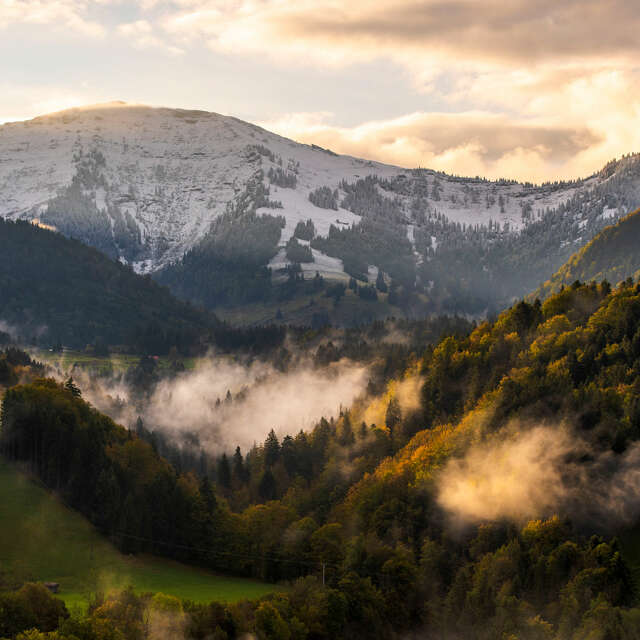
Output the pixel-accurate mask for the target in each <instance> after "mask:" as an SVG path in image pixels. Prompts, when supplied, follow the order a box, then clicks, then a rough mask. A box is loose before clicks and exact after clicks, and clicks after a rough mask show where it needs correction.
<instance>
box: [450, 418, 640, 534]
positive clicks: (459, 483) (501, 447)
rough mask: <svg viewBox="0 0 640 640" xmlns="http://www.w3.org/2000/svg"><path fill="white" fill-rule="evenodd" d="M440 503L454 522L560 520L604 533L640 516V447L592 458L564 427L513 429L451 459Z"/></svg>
mask: <svg viewBox="0 0 640 640" xmlns="http://www.w3.org/2000/svg"><path fill="white" fill-rule="evenodd" d="M438 501H439V503H440V505H441V506H442V507H443V508H444V509H445V510H446V511H448V512H449V514H450V515H451V517H452V520H453V522H455V523H458V524H461V523H470V522H482V521H491V520H500V519H505V518H506V519H510V520H513V521H516V522H524V521H526V520H530V519H533V518H541V517H548V516H550V515H554V514H558V515H560V516H562V517H565V516H569V517H571V518H572V519H573V520H574V521H575V522H576V523H578V524H585V525H589V526H590V527H591V528H592V529H593V528H594V527H595V528H596V529H599V530H601V531H605V530H608V529H609V528H614V527H617V526H620V525H626V524H630V523H631V522H633V521H634V520H635V519H636V518H637V517H638V515H640V443H634V444H633V445H631V446H630V447H629V449H628V450H627V451H626V452H625V453H624V454H621V455H616V454H614V453H613V452H611V451H610V450H607V451H594V449H593V448H592V447H591V446H589V445H588V444H586V443H585V442H584V441H582V439H581V438H580V436H579V435H577V434H575V433H573V432H572V430H571V429H570V428H568V427H567V426H565V425H557V426H550V425H545V426H536V427H533V428H527V427H526V426H523V425H520V424H517V423H514V424H511V425H509V427H507V428H505V429H503V430H501V431H500V432H498V433H497V434H494V436H493V437H492V438H490V439H489V440H487V441H484V442H480V443H476V444H474V445H472V446H471V447H470V448H469V449H468V451H467V452H466V453H465V455H464V456H463V457H460V458H452V459H451V460H449V462H448V463H447V465H446V466H445V468H444V470H443V471H442V473H441V475H440V477H439V481H438Z"/></svg>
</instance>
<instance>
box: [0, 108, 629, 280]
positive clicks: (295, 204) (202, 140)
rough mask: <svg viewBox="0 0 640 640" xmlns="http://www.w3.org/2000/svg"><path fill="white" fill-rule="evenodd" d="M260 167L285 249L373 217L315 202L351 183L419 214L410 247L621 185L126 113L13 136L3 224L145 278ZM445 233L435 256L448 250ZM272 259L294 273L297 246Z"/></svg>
mask: <svg viewBox="0 0 640 640" xmlns="http://www.w3.org/2000/svg"><path fill="white" fill-rule="evenodd" d="M260 171H262V174H260V175H261V176H262V179H263V181H264V184H265V186H268V187H269V188H270V193H269V199H270V200H271V201H279V202H280V203H281V204H282V208H278V209H259V210H258V212H259V213H270V214H271V215H282V216H283V217H284V218H285V227H284V229H283V231H282V234H281V238H280V245H281V246H282V247H284V245H285V244H286V242H287V241H288V240H289V238H290V237H291V236H292V234H293V232H294V229H295V226H296V224H297V223H298V222H299V221H306V220H307V219H311V220H313V222H314V225H315V230H316V233H317V234H318V235H319V236H327V234H328V233H329V229H330V227H331V225H334V226H335V227H337V228H345V227H348V226H350V225H353V224H355V223H357V222H358V221H359V220H360V216H359V215H357V214H355V213H352V212H351V211H349V210H346V209H344V208H342V207H341V206H338V208H337V210H334V209H324V208H320V207H318V206H315V205H314V204H312V203H311V202H310V200H309V194H310V193H312V192H314V191H315V190H317V189H318V188H320V187H328V188H329V189H331V191H334V190H335V189H339V193H338V204H340V203H341V202H342V199H343V196H344V191H343V190H340V185H341V182H342V181H346V182H347V183H351V184H353V183H355V182H357V181H358V180H361V179H363V178H365V177H366V176H373V175H375V176H377V178H378V179H379V181H378V184H377V188H378V190H379V192H380V194H381V195H383V196H384V197H385V198H389V199H390V200H393V201H394V202H395V203H396V205H397V207H398V208H399V210H401V211H402V212H403V214H404V215H405V216H406V225H407V230H406V233H407V237H408V238H409V240H410V241H411V242H412V244H414V246H415V240H414V235H415V226H416V225H418V226H419V225H420V216H422V218H424V215H425V212H426V215H427V216H443V217H444V218H446V219H447V220H448V221H449V222H453V223H460V224H461V225H465V226H475V225H483V226H486V225H489V224H490V223H491V224H492V225H494V226H495V228H497V229H499V230H503V231H504V232H506V233H511V232H516V231H518V230H520V229H522V228H523V227H525V226H527V225H528V224H530V223H532V222H533V221H535V220H536V219H539V218H540V216H541V215H542V212H545V211H546V210H553V209H557V208H558V207H559V206H560V205H563V204H564V205H567V203H569V202H571V201H572V199H573V201H575V200H576V198H577V197H586V196H585V194H588V193H590V191H591V190H593V189H594V188H595V187H596V186H598V185H602V184H605V183H606V181H607V180H609V181H611V180H612V179H613V178H614V177H615V175H616V174H615V172H614V173H613V174H609V175H604V174H602V173H601V174H598V175H597V176H593V177H591V178H589V179H588V180H584V181H576V182H572V183H564V184H561V185H547V186H542V187H532V186H531V185H523V184H519V183H515V182H507V181H504V182H488V181H485V180H479V179H462V178H455V177H452V176H447V175H444V174H441V173H436V172H433V171H428V170H419V171H411V170H406V169H402V168H399V167H393V166H389V165H384V164H381V163H377V162H371V161H366V160H361V159H357V158H352V157H348V156H340V155H336V154H334V153H332V152H330V151H327V150H323V149H320V148H318V147H312V146H308V145H303V144H299V143H296V142H293V141H291V140H288V139H286V138H283V137H281V136H278V135H275V134H273V133H270V132H268V131H265V130H264V129H261V128H260V127H257V126H255V125H252V124H249V123H246V122H242V121H240V120H237V119H235V118H232V117H227V116H222V115H218V114H215V113H208V112H203V111H186V110H178V109H166V108H151V107H146V106H134V105H126V104H124V103H109V104H102V105H95V106H91V107H86V108H78V109H69V110H66V111H62V112H58V113H54V114H50V115H46V116H41V117H38V118H35V119H33V120H29V121H25V122H15V123H8V124H5V125H3V126H1V127H0V215H1V216H4V217H8V218H11V219H17V218H23V219H32V220H33V219H42V221H43V223H46V224H50V225H53V226H57V227H59V228H60V230H61V231H63V232H64V233H66V234H68V235H75V236H76V237H79V239H81V240H84V241H87V242H89V243H90V244H95V245H96V246H98V247H99V248H101V249H104V250H105V251H107V252H108V253H110V254H111V255H113V256H114V257H119V258H120V259H122V260H125V261H128V262H130V263H132V264H133V265H134V267H135V269H136V270H137V271H140V272H154V271H157V270H159V269H161V268H162V267H163V266H165V265H167V264H168V263H171V262H173V261H176V260H178V259H179V258H181V257H182V255H183V254H184V253H185V251H188V250H189V249H191V248H192V247H194V246H196V245H197V243H198V242H199V241H200V240H201V239H202V238H203V236H204V235H205V234H206V233H207V231H208V230H209V229H210V226H211V223H212V222H213V221H214V220H215V219H216V218H217V217H219V216H220V215H221V214H222V213H224V212H225V210H227V206H228V204H229V203H230V202H233V201H234V199H236V198H238V197H239V196H240V195H241V194H242V193H243V191H244V190H245V188H246V186H247V184H248V183H249V181H250V179H252V178H253V177H255V176H256V174H257V173H258V172H260ZM270 172H276V173H277V172H281V175H284V176H292V175H293V176H295V185H294V186H291V185H289V186H278V182H279V180H278V177H277V176H276V177H274V178H269V174H270ZM403 185H404V186H403ZM418 187H420V188H422V189H423V191H422V192H421V193H418ZM639 204H640V203H639ZM614 205H615V203H614ZM614 205H611V204H610V203H607V202H605V204H604V206H603V207H602V213H603V215H605V216H607V217H613V218H615V217H617V215H620V214H622V213H624V211H618V207H617V206H614ZM598 206H600V205H598ZM418 214H419V215H418ZM581 215H582V214H580V213H579V212H578V214H577V216H578V218H580V216H581ZM578 222H579V220H576V224H577V223H578ZM577 229H578V230H577V231H576V234H575V237H576V239H577V240H576V241H578V242H579V241H581V239H582V238H581V235H580V232H579V227H577ZM434 237H435V240H434V241H433V242H432V245H431V246H432V247H433V248H435V247H436V246H438V243H439V241H440V239H439V238H438V237H437V236H434ZM313 253H314V257H315V263H314V264H310V265H307V268H305V270H307V271H315V270H316V269H318V270H320V271H321V273H323V272H324V273H326V274H327V275H333V276H336V277H337V276H338V275H340V273H341V269H342V266H341V261H340V260H338V259H337V258H335V257H334V258H331V257H329V256H325V255H324V254H322V253H321V252H319V251H317V250H316V249H314V250H313ZM418 259H420V258H419V256H418ZM271 262H272V266H274V267H276V268H278V267H282V266H284V265H286V262H287V261H286V258H285V254H284V250H281V251H279V252H278V254H277V255H276V256H275V257H274V258H273V260H272V261H271Z"/></svg>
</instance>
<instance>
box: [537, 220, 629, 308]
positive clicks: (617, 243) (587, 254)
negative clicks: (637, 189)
mask: <svg viewBox="0 0 640 640" xmlns="http://www.w3.org/2000/svg"><path fill="white" fill-rule="evenodd" d="M639 246H640V209H639V210H637V211H634V212H633V213H630V214H629V215H628V216H625V217H624V218H622V219H621V220H620V221H619V222H617V223H616V224H615V225H612V226H610V227H606V228H605V229H603V230H602V231H601V232H600V233H599V234H598V235H597V236H596V237H595V238H594V239H593V240H592V241H591V242H589V244H587V245H586V246H585V247H583V248H582V249H580V251H578V252H577V253H575V254H574V255H573V256H571V258H570V259H569V260H568V261H567V263H566V264H564V265H563V266H562V267H561V268H560V269H559V270H558V271H557V272H556V273H555V274H554V275H553V276H552V277H551V278H550V279H549V280H548V281H547V282H545V283H544V284H543V285H542V286H541V287H540V288H539V289H538V290H537V291H536V294H535V295H539V296H541V297H546V296H548V295H550V294H551V293H556V292H557V291H559V290H560V288H561V287H563V286H564V287H566V286H569V285H571V284H572V283H573V282H575V281H576V280H580V281H582V282H589V281H591V280H595V281H597V282H598V281H601V280H607V281H608V282H611V283H612V284H614V285H616V284H618V283H619V282H621V281H622V280H625V279H626V278H633V279H634V280H635V279H637V278H638V272H639V271H640V251H638V247H639Z"/></svg>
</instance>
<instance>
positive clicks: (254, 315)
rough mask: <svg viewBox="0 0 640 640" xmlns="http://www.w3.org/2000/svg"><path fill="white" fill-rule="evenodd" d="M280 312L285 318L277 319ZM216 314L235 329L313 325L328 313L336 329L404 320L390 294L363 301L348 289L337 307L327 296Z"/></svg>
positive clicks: (247, 306)
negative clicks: (389, 299) (317, 317)
mask: <svg viewBox="0 0 640 640" xmlns="http://www.w3.org/2000/svg"><path fill="white" fill-rule="evenodd" d="M278 310H280V313H281V315H282V317H281V318H277V317H276V316H277V313H278ZM215 311H216V315H217V316H218V317H219V318H220V319H221V320H225V321H227V322H229V323H230V324H232V325H234V326H243V325H244V326H247V325H249V326H251V325H261V324H271V323H277V324H279V323H284V324H298V325H311V321H312V318H313V314H314V313H317V312H321V311H326V312H327V313H328V314H329V319H330V321H331V323H332V324H334V325H336V326H353V325H358V324H362V323H364V322H371V321H372V320H384V319H385V318H388V317H390V316H396V317H400V316H402V311H401V310H400V309H398V307H393V306H391V305H390V304H389V303H388V302H387V296H386V294H379V296H378V300H377V301H373V302H372V301H368V300H362V299H361V298H360V297H358V296H357V295H356V294H355V293H354V292H353V291H351V290H349V289H348V290H347V291H346V292H345V295H344V297H343V298H342V299H341V300H340V302H339V303H338V305H337V306H336V305H335V304H334V302H333V298H327V297H326V296H325V295H324V293H319V294H317V295H315V296H311V295H305V296H302V295H301V296H295V297H294V298H292V299H291V300H283V301H280V302H268V303H264V302H260V303H256V304H249V305H243V306H242V307H237V308H224V307H218V308H217V309H216V310H215Z"/></svg>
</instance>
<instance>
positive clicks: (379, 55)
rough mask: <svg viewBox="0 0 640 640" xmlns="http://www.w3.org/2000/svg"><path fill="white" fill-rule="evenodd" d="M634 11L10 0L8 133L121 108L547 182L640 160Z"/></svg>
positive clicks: (385, 0) (329, 2) (5, 92)
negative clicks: (72, 111) (191, 113)
mask: <svg viewBox="0 0 640 640" xmlns="http://www.w3.org/2000/svg"><path fill="white" fill-rule="evenodd" d="M634 5H635V3H634V2H631V1H630V0H607V2H603V1H602V0H536V1H535V2H532V1H531V0H349V1H348V2H344V0H343V1H335V0H296V1H295V2H293V1H291V0H0V60H2V62H1V63H0V72H1V73H0V91H1V95H2V100H0V122H6V121H11V120H22V119H26V118H30V117H34V116H37V115H42V114H44V113H49V112H51V111H55V110H59V109H63V108H67V107H72V106H81V105H84V104H93V103H98V102H106V101H113V100H124V101H126V102H130V103H138V104H140V103H141V104H149V105H155V106H169V107H181V108H194V109H205V110H208V111H215V112H217V113H222V114H226V115H233V116H236V117H238V118H241V119H243V120H248V121H251V122H254V123H256V124H259V125H261V126H264V127H265V128H267V129H270V130H271V131H274V132H276V133H280V134H282V135H285V136H288V137H291V138H294V139H295V140H298V141H301V142H308V143H315V144H319V145H321V146H323V147H328V148H331V149H333V150H334V151H336V152H339V153H348V154H351V155H356V156H360V157H365V158H370V159H375V160H380V161H383V162H388V163H391V164H397V165H400V166H405V167H418V166H421V167H428V168H432V169H439V170H443V171H447V172H449V173H455V174H458V175H471V176H475V175H482V176H486V177H490V178H500V177H509V178H517V179H520V180H530V181H533V182H540V181H546V180H557V179H569V178H577V177H582V176H586V175H590V174H591V173H593V172H594V171H597V170H598V169H600V168H601V167H602V165H604V164H605V163H606V162H607V161H608V160H611V159H613V158H614V157H620V156H621V155H623V154H625V153H629V152H634V151H640V92H639V91H638V89H639V88H640V87H639V84H640V64H639V63H638V62H637V61H638V60H640V56H639V55H638V54H640V38H638V37H637V34H638V33H639V32H640V11H638V10H637V8H636V7H635V6H634Z"/></svg>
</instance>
